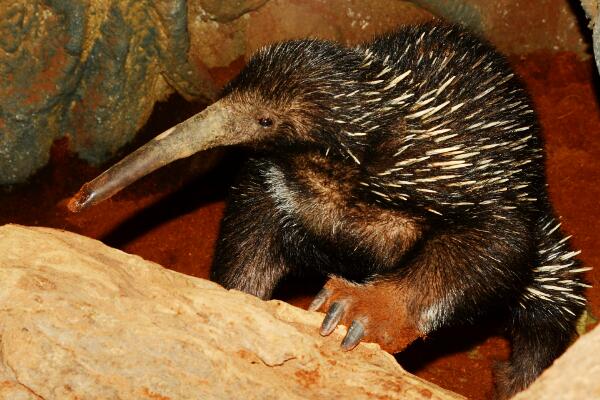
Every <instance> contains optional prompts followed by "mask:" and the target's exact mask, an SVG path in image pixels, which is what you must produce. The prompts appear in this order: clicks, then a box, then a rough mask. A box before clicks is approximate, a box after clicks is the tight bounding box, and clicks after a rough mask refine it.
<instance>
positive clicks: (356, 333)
mask: <svg viewBox="0 0 600 400" xmlns="http://www.w3.org/2000/svg"><path fill="white" fill-rule="evenodd" d="M364 336H365V326H364V325H363V324H362V323H361V322H360V321H357V320H354V321H352V325H350V328H348V332H347V333H346V336H345V337H344V340H342V349H343V350H345V351H348V350H352V349H353V348H355V347H356V345H358V344H359V343H360V341H361V340H362V338H363V337H364Z"/></svg>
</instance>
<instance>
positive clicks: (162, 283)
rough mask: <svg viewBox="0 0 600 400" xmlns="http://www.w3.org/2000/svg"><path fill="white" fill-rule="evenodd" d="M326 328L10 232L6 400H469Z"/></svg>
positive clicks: (117, 256) (36, 232)
mask: <svg viewBox="0 0 600 400" xmlns="http://www.w3.org/2000/svg"><path fill="white" fill-rule="evenodd" d="M321 318H322V315H319V314H317V313H309V312H306V311H304V310H301V309H298V308H295V307H293V306H290V305H288V304H285V303H282V302H279V301H270V302H264V301H261V300H259V299H257V298H255V297H252V296H249V295H246V294H243V293H240V292H234V291H231V292H227V291H226V290H224V289H222V288H221V287H220V286H218V285H216V284H214V283H211V282H208V281H205V280H201V279H197V278H192V277H189V276H185V275H182V274H178V273H176V272H173V271H169V270H166V269H164V268H162V267H160V266H159V265H157V264H154V263H151V262H148V261H144V260H142V259H141V258H139V257H137V256H132V255H128V254H126V253H123V252H121V251H118V250H115V249H111V248H109V247H107V246H105V245H103V244H101V243H100V242H98V241H95V240H92V239H89V238H85V237H82V236H79V235H76V234H73V233H68V232H62V231H57V230H52V229H49V228H27V227H22V226H17V225H5V226H3V227H0V398H7V399H8V398H10V399H61V400H62V399H76V398H77V399H89V398H121V399H192V398H195V399H229V398H249V399H251V398H256V399H308V398H315V399H317V398H318V399H323V398H351V399H363V398H365V399H367V398H379V399H381V398H386V399H459V398H462V397H461V396H458V395H455V394H453V393H451V392H448V391H445V390H443V389H440V388H438V387H436V386H435V385H433V384H430V383H428V382H425V381H423V380H421V379H419V378H416V377H414V376H412V375H409V374H407V373H406V372H404V371H403V370H402V369H401V368H400V367H399V366H398V364H397V363H396V362H395V360H394V358H393V357H392V356H390V355H389V354H387V353H384V352H382V351H381V350H379V348H378V346H376V345H372V344H361V345H359V346H358V347H357V348H356V349H355V350H353V351H351V352H347V353H345V352H342V351H340V349H339V342H340V340H341V338H342V333H343V332H342V330H343V328H341V327H340V328H338V330H337V332H335V333H334V334H333V335H332V337H327V338H322V337H320V336H319V335H318V334H317V328H318V326H319V323H320V321H321Z"/></svg>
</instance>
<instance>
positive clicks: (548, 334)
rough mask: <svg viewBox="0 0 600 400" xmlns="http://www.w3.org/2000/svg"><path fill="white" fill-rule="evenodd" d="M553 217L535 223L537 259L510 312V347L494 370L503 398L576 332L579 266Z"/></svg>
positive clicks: (559, 351)
mask: <svg viewBox="0 0 600 400" xmlns="http://www.w3.org/2000/svg"><path fill="white" fill-rule="evenodd" d="M559 226H560V224H559V223H558V222H557V221H556V220H555V219H554V218H553V217H552V216H548V217H546V218H544V219H542V220H541V221H540V222H539V224H538V232H537V235H538V238H537V240H538V243H539V245H538V254H539V256H540V258H539V260H538V265H537V266H536V267H535V269H534V271H533V272H534V274H533V277H532V282H531V283H530V284H529V285H528V286H527V288H526V290H525V293H524V294H523V296H522V297H521V298H520V299H519V301H518V303H517V304H516V305H515V308H514V309H513V310H512V312H511V316H512V325H511V327H510V332H509V334H510V338H511V341H512V353H511V357H510V359H509V361H508V362H505V363H502V364H500V365H499V366H498V368H497V370H496V382H497V397H498V398H499V399H507V398H510V397H511V396H512V395H514V394H515V393H516V392H519V391H521V390H523V389H524V388H526V387H527V386H528V385H529V384H530V383H531V382H532V381H533V380H535V379H536V378H537V377H538V375H539V374H540V373H541V372H542V371H543V370H544V369H545V368H547V367H549V366H550V364H552V362H553V361H554V359H556V358H557V357H558V356H560V355H561V354H562V352H563V351H564V350H565V349H566V348H567V346H568V345H569V343H570V342H571V341H572V340H573V339H574V337H575V336H576V331H575V326H576V323H577V319H578V318H579V316H580V315H581V313H582V312H583V309H584V307H585V297H583V291H584V288H585V287H587V286H588V285H587V284H585V283H584V282H583V281H582V278H581V272H583V271H584V270H586V269H587V268H583V267H582V266H581V265H580V264H579V263H578V262H577V261H576V260H575V259H574V258H573V257H574V256H575V255H577V254H578V252H575V251H572V250H571V249H570V247H569V245H568V243H567V240H568V238H565V237H564V235H563V234H562V233H561V232H560V229H559Z"/></svg>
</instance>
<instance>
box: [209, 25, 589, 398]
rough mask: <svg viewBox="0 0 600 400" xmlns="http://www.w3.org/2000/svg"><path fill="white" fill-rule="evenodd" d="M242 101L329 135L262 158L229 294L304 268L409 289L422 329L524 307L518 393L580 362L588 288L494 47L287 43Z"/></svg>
mask: <svg viewBox="0 0 600 400" xmlns="http://www.w3.org/2000/svg"><path fill="white" fill-rule="evenodd" d="M228 90H229V91H230V92H226V95H227V94H229V93H231V94H230V95H232V96H237V95H239V96H248V94H249V95H250V96H255V95H256V93H258V96H264V99H265V100H263V101H266V102H278V101H282V102H285V101H292V102H295V104H294V107H295V108H297V110H298V111H297V113H298V115H300V116H298V117H296V118H297V119H298V120H302V118H306V119H314V120H315V121H318V122H317V123H315V124H314V125H313V126H310V125H309V124H306V125H309V126H307V128H306V129H307V131H308V132H305V133H303V134H304V135H306V136H307V137H308V138H309V140H307V141H306V142H303V143H300V142H298V141H297V140H296V138H293V139H292V140H290V142H289V147H285V149H284V146H285V143H282V142H283V141H284V140H285V139H281V138H278V139H279V140H281V142H278V143H277V144H276V146H277V149H278V150H277V151H276V152H275V153H273V152H271V151H266V152H265V154H264V157H260V158H256V159H254V160H251V161H250V163H249V166H248V171H247V172H246V173H245V174H244V175H243V177H242V178H241V179H240V181H239V183H238V185H237V187H236V188H235V189H234V192H233V199H232V201H231V204H230V207H229V210H228V213H227V216H226V219H225V222H224V225H223V232H222V239H221V241H220V245H219V247H218V251H217V258H216V262H215V268H214V272H213V277H214V278H215V279H216V280H217V281H219V282H221V283H223V284H225V285H226V286H228V287H235V288H238V289H242V290H245V291H248V292H250V293H254V294H256V295H258V296H262V297H268V296H269V295H270V293H271V291H272V289H273V288H274V286H275V284H276V283H277V281H278V280H279V278H280V277H281V276H282V275H284V274H286V273H288V272H290V271H293V270H302V269H311V268H317V269H318V270H320V271H322V272H324V273H327V274H334V275H337V276H341V277H344V278H346V279H350V280H353V281H356V282H364V281H373V280H388V281H397V282H398V283H399V287H401V286H402V287H403V286H406V287H407V289H406V290H408V291H409V292H410V296H408V297H409V298H408V301H409V310H410V314H411V317H412V318H414V322H415V323H416V325H417V326H418V328H419V330H420V331H421V333H428V332H430V331H432V330H434V329H436V328H438V327H440V326H443V325H446V324H449V323H452V322H456V321H473V320H475V319H476V318H478V317H479V316H481V315H483V314H486V313H489V312H490V311H493V312H496V313H498V315H501V314H502V311H505V310H506V309H509V310H510V315H512V317H513V320H512V325H511V329H512V332H513V335H514V336H513V342H514V349H513V357H512V359H511V364H510V365H509V366H508V367H507V369H506V370H505V371H504V375H505V379H506V380H508V382H505V384H504V386H505V391H506V392H508V393H512V392H514V391H515V390H519V389H520V388H522V387H524V386H526V385H527V384H528V383H529V382H530V381H531V380H532V379H533V378H535V376H537V374H539V372H540V370H541V369H543V368H545V367H546V366H548V365H549V363H551V361H552V360H553V359H554V358H555V357H556V356H557V355H558V354H560V353H561V352H562V351H563V350H564V348H565V347H566V345H567V343H568V342H569V341H570V340H571V338H572V335H573V332H574V325H575V321H576V318H577V316H579V315H580V314H581V312H582V309H583V306H584V303H585V299H584V297H582V291H583V287H584V286H585V285H584V284H582V282H581V279H580V274H579V272H581V269H580V268H579V267H578V266H577V263H576V262H575V261H574V260H573V258H572V257H573V256H574V255H575V254H576V253H575V252H571V250H570V249H569V246H568V244H567V243H566V238H565V237H564V236H563V235H562V233H561V232H560V230H559V228H558V227H559V225H560V224H559V223H558V222H557V221H556V219H555V218H554V216H553V213H552V209H551V207H550V204H549V202H548V196H547V193H546V188H545V177H544V153H543V151H542V144H541V140H540V137H539V126H538V122H537V120H536V116H535V113H534V111H533V108H532V105H531V101H530V99H529V98H528V96H527V94H526V92H525V90H524V89H523V86H522V84H521V83H520V82H519V80H518V79H517V78H516V77H515V76H514V74H513V73H512V71H511V69H510V68H509V66H508V65H507V62H506V61H505V60H504V58H502V57H501V56H499V55H498V54H497V53H496V52H495V51H494V50H493V49H492V48H490V47H489V46H488V45H486V44H483V43H482V42H481V41H480V40H478V39H476V38H473V37H472V36H470V35H468V34H466V33H465V32H463V31H461V30H458V29H456V28H449V27H440V26H437V25H425V26H417V27H409V28H405V29H402V30H400V31H398V32H396V33H394V34H391V35H388V36H384V37H382V38H379V39H376V40H375V41H373V42H372V43H368V44H366V45H363V46H361V47H358V48H352V49H347V48H343V47H339V46H337V45H334V44H330V43H323V42H320V41H295V42H286V43H282V44H279V45H275V46H273V47H270V48H267V49H265V50H263V51H261V52H260V53H258V54H257V55H256V56H255V57H254V58H253V59H252V60H251V61H250V62H249V65H248V67H247V69H246V70H244V71H243V72H242V74H241V75H240V76H239V77H238V78H237V79H236V80H234V81H233V82H232V84H231V85H230V87H229V89H228ZM241 101H247V102H249V103H253V102H254V101H256V100H249V99H243V100H241ZM290 136H292V135H290ZM382 295H383V294H382ZM387 312H388V313H390V314H393V313H395V312H396V310H393V309H391V310H387ZM375 323H376V322H375ZM375 329H376V327H375Z"/></svg>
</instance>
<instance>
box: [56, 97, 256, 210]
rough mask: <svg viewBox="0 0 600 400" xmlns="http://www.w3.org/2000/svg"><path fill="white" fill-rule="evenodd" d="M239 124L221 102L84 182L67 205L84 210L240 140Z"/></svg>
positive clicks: (227, 107)
mask: <svg viewBox="0 0 600 400" xmlns="http://www.w3.org/2000/svg"><path fill="white" fill-rule="evenodd" d="M238 126H239V121H238V120H237V118H235V113H234V112H233V111H232V109H231V108H230V107H229V106H227V105H225V104H224V103H223V102H221V101H219V102H217V103H215V104H213V105H211V106H209V107H207V108H206V109H205V110H204V111H202V112H201V113H198V114H196V115H194V116H193V117H191V118H189V119H187V120H185V121H183V122H182V123H180V124H178V125H176V126H174V127H173V128H171V129H169V130H167V131H165V132H163V133H161V134H160V135H158V136H157V137H155V138H154V139H152V140H151V141H150V142H148V143H147V144H145V145H144V146H142V147H140V148H139V149H137V150H136V151H134V152H133V153H131V154H130V155H128V156H127V157H125V158H124V159H123V160H121V161H119V162H118V163H117V164H115V165H113V166H112V167H111V168H109V169H108V170H106V171H104V172H103V173H102V174H101V175H99V176H98V177H97V178H96V179H94V180H92V181H90V182H88V183H86V184H85V185H83V186H82V187H81V189H80V190H79V192H77V194H75V196H73V198H72V199H71V200H70V201H69V204H68V208H69V210H71V211H72V212H78V211H81V210H83V209H85V208H87V207H89V206H91V205H94V204H97V203H99V202H101V201H103V200H106V199H108V198H109V197H111V196H112V195H114V194H115V193H117V192H118V191H120V190H121V189H123V188H124V187H126V186H128V185H129V184H131V183H133V182H135V181H136V180H138V179H139V178H141V177H143V176H144V175H147V174H149V173H150V172H152V171H154V170H156V169H158V168H160V167H162V166H164V165H166V164H169V163H171V162H173V161H175V160H178V159H181V158H185V157H189V156H191V155H192V154H195V153H197V152H199V151H202V150H206V149H210V148H213V147H219V146H227V145H232V144H237V143H241V142H242V141H243V139H244V137H243V135H240V134H239V132H238V131H239V129H236V127H238Z"/></svg>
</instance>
